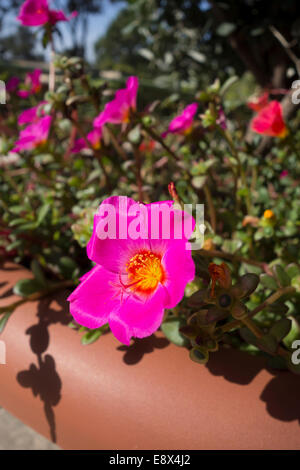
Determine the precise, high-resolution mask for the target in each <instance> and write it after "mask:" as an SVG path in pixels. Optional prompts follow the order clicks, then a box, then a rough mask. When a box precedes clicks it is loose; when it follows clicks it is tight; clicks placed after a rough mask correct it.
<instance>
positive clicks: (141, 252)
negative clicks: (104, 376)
mask: <svg viewBox="0 0 300 470" xmlns="http://www.w3.org/2000/svg"><path fill="white" fill-rule="evenodd" d="M124 199H125V200H126V204H123V202H124ZM107 208H109V209H110V208H113V209H114V211H113V212H112V213H111V215H112V214H114V216H112V218H111V222H112V223H113V224H115V230H116V236H114V237H113V236H112V237H110V238H108V237H107V236H106V235H107V231H106V227H107V217H104V214H106V213H107V210H108V209H107ZM166 209H167V211H168V221H166V220H165V219H164V218H163V217H158V219H157V218H156V217H155V216H154V213H156V214H157V213H160V211H163V212H164V211H165V210H166ZM139 211H141V214H143V216H142V217H141V218H140V215H138V216H137V214H139ZM109 212H110V210H109ZM161 215H162V213H161ZM178 216H179V217H178ZM137 217H138V219H139V223H140V224H141V225H140V230H141V232H143V230H145V233H144V234H142V233H140V235H141V237H140V238H137V239H136V237H132V236H130V226H131V224H135V222H136V218H137ZM154 217H155V218H156V220H154ZM161 219H164V220H163V221H162V220H161ZM186 219H188V220H189V222H191V223H190V224H189V227H190V229H189V231H188V233H186V232H187V231H186V230H184V235H183V236H182V237H181V238H180V239H179V238H178V237H176V236H174V233H175V232H176V231H177V230H178V229H181V230H182V226H183V224H184V220H186ZM145 220H148V223H146V222H145ZM165 222H167V223H169V224H170V225H169V226H170V229H171V230H170V234H168V235H166V234H164V229H165V225H164V223H165ZM153 225H154V229H155V230H156V231H157V233H156V234H155V236H153V235H152V227H153ZM150 226H151V230H150ZM194 227H195V221H194V219H193V218H192V217H191V216H190V215H189V214H187V213H183V212H182V211H179V210H175V209H174V208H173V201H163V202H157V203H152V204H146V205H143V204H139V203H136V202H135V201H133V200H132V199H129V198H126V197H119V196H113V197H110V198H108V199H106V200H105V201H103V203H102V204H101V205H100V207H99V210H98V213H97V214H96V215H95V218H94V229H93V235H92V237H91V239H90V241H89V243H88V246H87V255H88V257H89V258H90V259H91V260H92V261H94V262H95V263H96V266H95V267H94V268H93V269H92V270H91V271H89V272H88V273H86V274H85V275H84V276H83V277H82V278H81V283H80V285H79V286H78V287H77V288H76V289H75V291H74V292H73V293H72V294H71V295H70V297H69V298H68V301H69V302H70V312H71V314H72V315H73V317H74V319H75V320H76V322H77V323H79V324H80V325H83V326H86V327H87V328H92V329H94V328H99V327H100V326H102V325H104V324H106V323H109V326H110V328H111V330H112V332H113V334H114V335H115V336H116V338H117V339H118V340H119V341H120V342H122V343H124V344H127V345H128V344H129V343H130V338H131V337H137V338H144V337H146V336H149V335H151V334H152V333H153V332H154V331H156V330H157V328H158V327H159V326H160V324H161V322H162V320H163V315H164V310H165V309H166V308H174V307H175V306H176V305H177V304H178V303H179V302H180V300H181V299H182V297H183V295H184V290H185V286H186V284H187V283H188V282H190V281H192V280H193V279H194V276H195V265H194V262H193V259H192V256H191V251H190V249H189V248H190V247H189V243H188V241H187V240H188V238H189V237H190V236H191V233H192V231H193V229H194ZM172 228H173V233H172ZM123 230H125V231H124V233H123ZM182 232H183V231H182ZM182 232H181V233H182ZM177 233H178V232H177ZM142 235H144V236H142ZM187 245H188V246H187Z"/></svg>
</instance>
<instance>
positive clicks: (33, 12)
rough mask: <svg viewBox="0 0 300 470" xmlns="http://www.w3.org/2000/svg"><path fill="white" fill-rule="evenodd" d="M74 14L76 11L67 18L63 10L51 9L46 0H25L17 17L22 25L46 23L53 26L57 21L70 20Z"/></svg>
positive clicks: (75, 14)
mask: <svg viewBox="0 0 300 470" xmlns="http://www.w3.org/2000/svg"><path fill="white" fill-rule="evenodd" d="M75 16H77V12H76V11H74V12H73V13H71V15H70V17H69V18H67V17H66V15H65V14H64V12H63V11H61V10H51V9H50V8H49V5H48V0H26V1H25V2H24V3H23V5H22V6H21V9H20V13H19V16H18V17H17V19H18V20H19V21H20V22H21V23H22V25H23V26H42V25H44V24H46V23H50V24H51V25H53V26H54V25H55V24H56V23H58V22H59V21H70V19H71V18H74V17H75Z"/></svg>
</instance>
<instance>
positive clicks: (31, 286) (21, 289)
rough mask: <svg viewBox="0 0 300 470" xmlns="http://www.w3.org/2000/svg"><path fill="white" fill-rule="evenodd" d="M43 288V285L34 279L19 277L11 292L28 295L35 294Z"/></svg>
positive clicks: (23, 295) (22, 295)
mask: <svg viewBox="0 0 300 470" xmlns="http://www.w3.org/2000/svg"><path fill="white" fill-rule="evenodd" d="M42 289H43V285H42V284H40V283H39V282H38V281H37V280H36V279H21V280H20V281H18V282H17V283H16V285H15V286H14V288H13V292H14V294H16V295H19V296H21V297H28V296H29V295H31V294H35V293H36V292H39V291H41V290H42Z"/></svg>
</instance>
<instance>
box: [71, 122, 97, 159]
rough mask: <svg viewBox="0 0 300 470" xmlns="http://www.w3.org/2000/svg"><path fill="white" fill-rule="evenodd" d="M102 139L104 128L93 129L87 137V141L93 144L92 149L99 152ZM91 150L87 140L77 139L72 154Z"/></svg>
mask: <svg viewBox="0 0 300 470" xmlns="http://www.w3.org/2000/svg"><path fill="white" fill-rule="evenodd" d="M101 138H102V128H101V127H98V128H95V129H93V130H92V131H91V132H89V133H88V135H87V136H86V139H87V141H88V142H89V143H90V144H91V146H92V148H93V149H95V150H99V149H100V147H101ZM87 148H89V147H88V145H87V142H86V141H85V139H77V140H76V141H75V144H74V147H73V148H72V153H78V152H80V151H81V150H83V149H87Z"/></svg>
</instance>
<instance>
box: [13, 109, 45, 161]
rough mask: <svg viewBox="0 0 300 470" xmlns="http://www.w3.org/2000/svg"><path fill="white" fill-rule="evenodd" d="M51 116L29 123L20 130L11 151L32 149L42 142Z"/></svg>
mask: <svg viewBox="0 0 300 470" xmlns="http://www.w3.org/2000/svg"><path fill="white" fill-rule="evenodd" d="M51 122H52V116H45V117H42V118H40V119H38V120H37V121H36V122H34V124H30V125H29V126H27V127H25V129H23V130H22V131H21V132H20V135H19V139H18V140H17V142H15V147H14V148H13V150H12V151H13V152H22V151H24V150H32V149H34V148H36V147H38V146H39V145H42V144H44V143H45V142H46V141H47V139H48V135H49V131H50V127H51Z"/></svg>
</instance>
